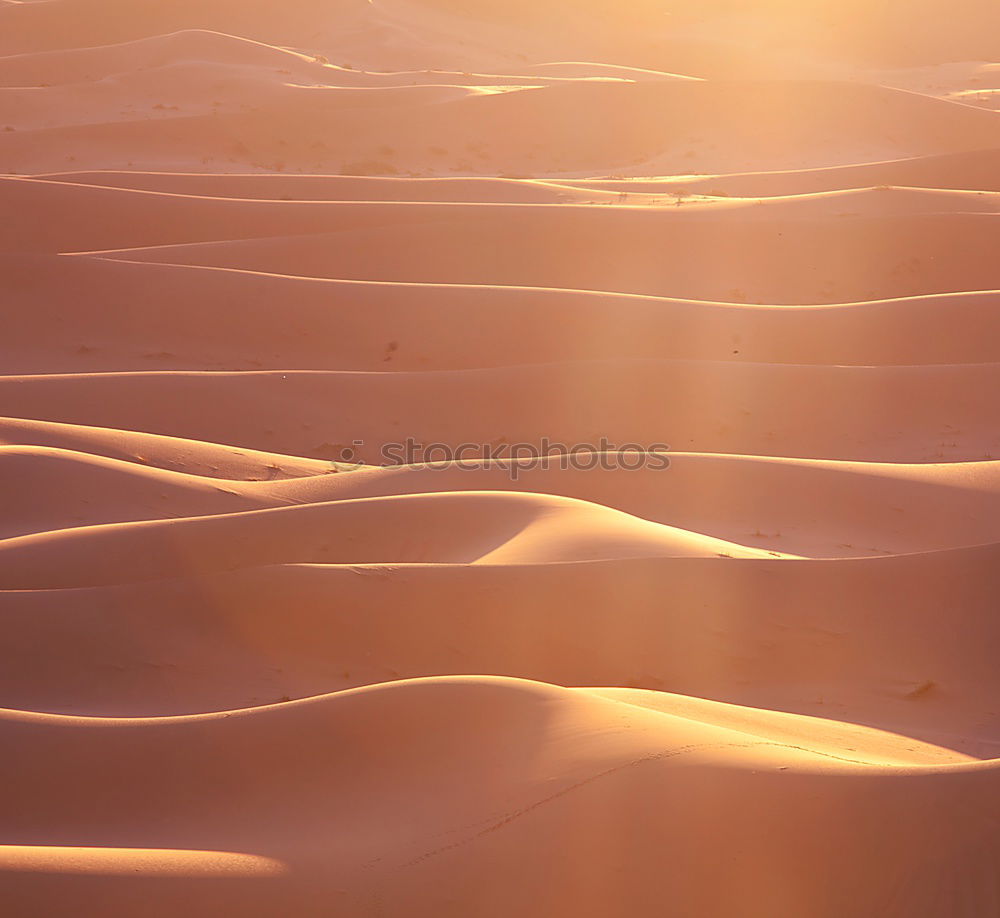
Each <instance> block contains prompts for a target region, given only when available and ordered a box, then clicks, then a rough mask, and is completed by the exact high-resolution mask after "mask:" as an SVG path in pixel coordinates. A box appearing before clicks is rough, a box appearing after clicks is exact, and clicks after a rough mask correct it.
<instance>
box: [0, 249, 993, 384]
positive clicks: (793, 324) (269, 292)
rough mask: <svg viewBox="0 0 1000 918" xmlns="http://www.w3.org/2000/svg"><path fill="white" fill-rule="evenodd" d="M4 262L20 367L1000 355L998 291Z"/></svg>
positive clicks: (48, 259)
mask: <svg viewBox="0 0 1000 918" xmlns="http://www.w3.org/2000/svg"><path fill="white" fill-rule="evenodd" d="M0 271H3V273H4V276H5V279H6V281H7V290H6V295H5V301H6V302H7V303H8V304H9V312H8V315H7V317H6V323H5V333H4V336H3V340H0V355H2V356H3V359H4V365H5V367H6V371H7V373H8V374H16V373H43V374H44V373H63V372H65V373H74V374H82V373H85V372H93V371H101V372H107V371H121V370H148V369H165V368H167V369H171V370H181V369H187V370H209V369H210V370H217V369H222V370H247V369H266V368H270V369H280V370H286V369H312V370H317V369H330V370H378V371H390V372H391V371H396V370H410V371H415V370H419V371H424V370H442V369H473V368H483V367H490V366H501V365H504V364H508V365H509V364H516V363H544V362H551V361H556V360H565V359H567V358H569V359H575V360H583V359H602V358H609V357H644V358H659V359H663V358H679V359H709V360H729V361H733V362H741V363H742V362H750V363H794V364H806V363H812V364H824V363H825V364H836V365H840V366H848V365H855V366H857V365H867V366H872V365H897V366H899V365H917V364H942V363H986V362H991V361H995V360H997V359H1000V309H998V308H997V307H998V304H1000V292H997V291H988V292H977V293H969V292H965V293H952V294H946V295H938V296H926V297H916V298H908V299H897V300H887V301H879V302H866V303H853V304H839V305H832V306H780V307H776V306H758V305H756V304H742V303H741V304H737V303H712V302H706V301H701V300H674V299H661V298H657V297H643V296H635V295H624V294H616V293H608V292H593V291H581V290H564V289H553V288H548V289H545V288H523V287H521V288H513V287H494V286H485V285H464V286H450V285H424V284H399V283H383V282H365V281H344V280H329V279H306V278H298V277H288V276H275V275H265V274H259V273H254V272H249V271H242V270H235V269H223V268H210V267H190V266H175V265H161V264H150V263H131V262H124V261H116V260H103V259H88V258H77V257H64V256H49V255H43V256H16V257H12V256H7V257H4V256H0ZM69 289H72V291H73V301H74V309H73V310H72V311H71V312H67V311H66V310H65V309H64V308H63V303H64V301H65V300H64V298H65V296H66V294H67V291H68V290H69ZM206 301H210V302H211V303H212V309H211V311H210V312H208V313H207V314H206V310H205V308H204V304H205V302H206Z"/></svg>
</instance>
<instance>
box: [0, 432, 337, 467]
mask: <svg viewBox="0 0 1000 918" xmlns="http://www.w3.org/2000/svg"><path fill="white" fill-rule="evenodd" d="M0 444H2V445H4V446H34V447H40V448H43V449H58V450H68V451H71V452H81V453H86V454H88V455H93V456H104V457H107V458H109V459H117V460H121V461H122V462H131V463H137V464H139V465H142V466H149V467H151V468H158V469H164V470H167V471H175V472H181V473H184V474H189V475H197V476H198V477H200V478H219V479H230V480H235V481H245V480H264V479H266V480H275V479H279V478H296V477H298V476H300V475H301V476H304V475H323V474H326V473H329V472H332V471H336V469H337V467H338V464H337V463H334V462H328V461H324V460H320V459H306V458H302V457H300V456H288V455H282V454H279V453H269V452H262V451H260V450H254V449H241V448H239V447H234V446H226V445H223V444H220V443H214V442H209V441H205V440H185V439H183V438H180V437H170V436H162V435H159V434H150V433H143V432H142V431H135V430H124V429H113V428H108V427H90V426H86V425H82V424H59V423H54V422H51V421H39V420H34V419H24V418H0Z"/></svg>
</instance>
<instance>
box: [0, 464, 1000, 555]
mask: <svg viewBox="0 0 1000 918" xmlns="http://www.w3.org/2000/svg"><path fill="white" fill-rule="evenodd" d="M636 459H637V457H636V456H634V455H633V456H629V455H627V454H623V456H622V457H620V458H619V457H618V456H615V455H611V454H608V455H605V456H595V457H593V462H592V463H584V462H582V461H581V462H579V463H578V467H577V468H572V467H568V465H567V463H565V461H564V460H565V457H562V459H560V458H558V457H556V456H552V457H550V459H549V461H548V462H547V463H545V464H544V465H543V467H538V468H530V467H527V466H528V464H527V463H523V460H518V461H515V462H513V463H512V462H511V461H510V460H505V459H494V460H485V459H484V460H478V461H475V462H470V461H468V460H465V461H461V462H452V463H444V462H434V463H429V464H422V465H420V464H418V465H407V466H401V467H396V468H356V469H354V470H351V471H341V472H340V473H338V474H326V475H320V476H313V477H306V478H292V479H284V480H270V479H271V478H273V477H274V476H273V473H272V474H270V475H268V476H266V479H265V480H264V481H246V482H236V481H226V482H225V483H222V482H220V481H219V480H218V479H212V478H203V477H201V476H199V475H192V474H185V473H182V472H177V471H167V470H162V469H156V468H148V467H145V466H143V465H139V464H137V463H136V462H134V461H133V462H126V461H117V460H113V459H107V458H101V457H98V456H93V455H88V454H86V453H79V452H71V451H68V450H60V449H51V448H48V449H47V448H43V447H37V446H6V447H0V472H2V474H0V481H2V482H4V483H5V484H2V485H0V497H2V500H3V502H4V506H5V507H6V509H7V514H6V518H5V520H4V521H3V525H2V527H0V539H3V538H10V537H13V536H20V535H26V534H30V533H43V532H46V531H50V530H51V531H55V530H59V529H64V528H73V527H82V526H91V525H96V524H105V523H121V522H134V521H140V520H154V519H155V520H169V519H174V518H177V517H194V516H210V515H212V514H227V513H230V514H231V513H236V512H239V511H248V510H256V509H263V508H268V507H271V508H276V507H288V506H292V507H300V506H302V505H304V504H314V503H321V504H322V503H325V502H328V501H345V500H347V501H356V500H359V499H371V498H381V497H390V496H399V495H425V496H426V495H430V494H433V493H441V492H448V493H457V494H458V495H459V496H460V495H462V494H464V493H466V492H469V491H476V492H508V491H513V492H524V493H526V494H527V495H528V496H529V497H530V498H531V499H532V500H536V499H539V498H540V496H541V495H542V494H549V495H555V496H559V497H564V498H574V499H579V500H581V501H587V502H590V503H592V504H596V505H598V506H601V507H607V508H614V509H616V510H620V511H623V512H624V513H627V514H631V515H633V516H635V517H640V518H642V519H644V520H651V521H653V522H657V523H660V524H663V525H665V526H672V527H680V528H681V529H685V530H690V531H692V532H698V533H702V534H705V535H710V536H713V537H715V538H718V539H723V540H730V541H732V542H735V543H740V544H742V545H749V546H753V547H755V548H759V549H761V550H764V551H768V552H769V553H770V554H771V555H772V556H776V555H779V554H783V555H787V554H793V555H803V556H808V557H858V556H865V555H874V556H883V555H887V554H894V553H901V552H917V551H929V550H935V549H945V548H955V547H959V546H963V545H974V544H980V543H989V542H994V541H1000V525H998V524H997V523H996V515H997V509H998V508H997V506H996V504H997V502H998V501H1000V464H998V463H996V462H977V463H963V464H960V465H955V464H943V465H898V464H882V463H878V464H875V463H844V462H830V461H824V460H798V461H796V460H787V459H761V458H757V457H749V456H728V455H722V456H719V455H715V456H713V455H704V454H701V455H699V454H684V453H674V454H673V455H672V456H671V457H670V468H669V472H670V474H666V469H665V468H664V467H663V465H662V464H655V465H654V464H652V463H650V464H649V465H648V466H647V467H646V468H644V469H636V468H634V464H635V463H636ZM617 461H621V462H622V463H624V466H625V467H623V468H616V467H614V465H613V463H615V462H617ZM587 464H593V465H594V466H595V467H594V468H585V466H586V465H587ZM630 464H631V465H632V466H633V467H629V466H630ZM512 465H513V467H514V469H515V474H514V475H512V473H511V468H512ZM522 465H523V466H524V467H522ZM339 467H340V468H341V469H348V468H350V467H349V466H346V465H340V466H339ZM330 471H332V469H330ZM103 492H106V493H108V494H110V495H112V496H111V497H110V498H109V499H107V500H103V501H101V502H99V503H95V502H94V501H93V499H92V498H91V497H87V496H85V495H92V494H95V493H103ZM39 495H41V496H39ZM706 495H710V496H711V501H710V502H707V501H706V500H705V496H706ZM762 495H765V496H764V497H762ZM775 498H778V499H777V500H776V499H775ZM386 506H387V512H388V511H389V510H391V509H392V507H391V505H386ZM546 506H548V505H546ZM552 506H553V512H555V511H556V510H559V511H560V512H562V511H567V512H575V511H573V508H572V507H570V506H568V505H560V504H554V505H552ZM578 509H580V510H581V511H582V509H583V508H578ZM321 512H324V513H326V512H334V513H335V512H336V511H334V509H333V508H332V507H330V508H328V510H327V511H321ZM289 518H291V517H289ZM241 519H243V518H241ZM246 519H251V518H246ZM296 519H297V520H304V519H306V516H305V515H302V514H300V515H298V516H296ZM593 519H594V521H595V524H596V523H597V517H594V518H593ZM606 520H607V522H608V523H609V525H613V526H618V522H622V523H623V522H624V521H623V520H619V521H618V522H615V521H614V519H613V518H612V517H610V516H609V517H607V518H606ZM820 521H822V523H821V524H820ZM577 522H581V523H582V522H583V521H582V519H580V520H577ZM231 523H232V525H234V526H237V524H238V528H242V524H241V523H239V521H238V520H233V521H231ZM297 525H301V524H297ZM584 525H586V524H584ZM601 525H604V524H603V523H600V524H599V525H598V528H599V527H600V526H601ZM631 528H632V529H633V530H635V531H636V532H639V531H640V530H642V531H645V532H647V533H649V534H650V535H651V536H653V535H655V532H656V530H655V529H654V528H650V527H641V526H638V525H635V524H633V525H632V526H631ZM163 531H170V532H180V531H181V530H178V529H173V528H171V529H169V530H163ZM625 531H626V530H625V529H622V532H623V533H624V532H625ZM133 532H138V530H133ZM81 535H84V534H81ZM664 535H666V533H664ZM351 536H352V538H355V537H356V533H355V532H354V531H353V530H352V532H351ZM178 538H180V536H178ZM545 538H546V539H550V540H551V544H553V545H555V544H557V543H559V542H560V541H562V542H564V543H566V540H565V539H562V540H561V539H560V538H559V537H558V535H557V530H555V529H554V530H553V531H552V532H551V533H550V534H547V535H545ZM216 541H229V539H221V538H217V539H216ZM323 541H324V542H325V541H326V540H323ZM628 541H631V539H629V540H628ZM532 542H533V544H536V543H537V544H540V542H539V540H538V539H536V538H535V537H534V536H533V537H532ZM566 544H569V543H566ZM649 544H650V545H651V546H655V545H656V543H655V540H654V541H653V542H650V543H649ZM705 545H706V546H708V545H709V543H708V542H705ZM326 547H327V548H330V546H329V545H327V546H326ZM716 548H717V549H718V550H717V551H716V554H722V553H731V549H730V547H729V546H725V545H720V546H716ZM2 549H3V544H2V542H0V556H2ZM331 550H333V549H331ZM379 550H381V549H379ZM393 550H394V549H393ZM404 550H408V549H406V546H404ZM663 550H664V551H668V553H670V552H672V551H673V549H670V548H669V545H668V544H667V542H664V543H663ZM241 551H242V549H241ZM190 553H191V554H194V552H193V551H192V552H190ZM654 553H655V554H661V553H662V552H661V551H660V550H659V549H657V550H656V551H655V552H654ZM185 554H188V552H185ZM494 555H495V553H494ZM491 557H493V555H491ZM582 559H583V557H582V556H581V557H580V560H582ZM286 560H287V559H286ZM374 560H385V559H374ZM413 560H432V561H433V560H439V561H440V560H450V557H444V556H442V557H441V558H436V557H430V558H428V559H416V558H415V559H413ZM529 560H542V558H541V557H540V556H539V557H537V558H535V557H534V556H532V557H530V558H529Z"/></svg>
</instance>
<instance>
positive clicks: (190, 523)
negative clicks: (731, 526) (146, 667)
mask: <svg viewBox="0 0 1000 918" xmlns="http://www.w3.org/2000/svg"><path fill="white" fill-rule="evenodd" d="M416 533H419V538H415V537H414V535H415V534H416ZM657 555H663V556H682V557H683V556H701V557H718V556H726V557H735V558H767V557H783V555H782V554H781V553H780V552H777V551H766V550H763V549H753V548H747V547H746V546H743V545H735V544H731V543H729V542H727V541H725V540H722V539H714V538H712V537H710V536H704V535H701V534H699V533H689V532H685V531H682V530H676V529H674V528H673V527H669V526H664V525H662V524H658V523H651V522H648V521H646V520H640V519H637V518H635V517H632V516H630V515H628V514H625V513H622V512H621V511H617V510H611V509H609V508H607V507H600V506H596V505H592V504H588V503H586V502H585V501H579V500H574V499H572V498H557V497H549V496H545V495H539V494H507V493H504V492H496V491H487V492H455V493H452V494H417V495H405V496H390V497H376V498H370V499H365V500H359V501H352V500H344V501H336V502H333V503H325V504H309V505H304V506H299V507H285V508H272V509H264V510H247V511H244V512H240V513H235V514H218V515H214V516H206V517H194V518H185V519H179V520H149V521H142V522H134V523H117V524H114V523H112V524H106V525H99V526H84V527H79V528H75V529H67V530H61V531H57V532H46V533H38V534H35V535H27V536H19V537H15V538H11V539H4V540H0V588H3V589H8V590H28V589H47V588H57V589H58V588H65V587H74V586H95V585H101V584H109V583H117V582H123V581H124V582H129V581H135V580H149V579H158V578H164V577H174V576H192V577H196V576H199V575H201V574H205V573H211V572H213V571H219V570H232V569H236V568H240V567H252V566H257V565H267V564H276V563H282V562H286V563H287V562H313V563H327V564H363V563H376V564H378V563H407V562H409V563H457V564H471V563H476V564H525V563H545V562H554V561H585V560H592V559H599V558H609V557H651V556H657Z"/></svg>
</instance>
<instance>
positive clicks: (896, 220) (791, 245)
mask: <svg viewBox="0 0 1000 918" xmlns="http://www.w3.org/2000/svg"><path fill="white" fill-rule="evenodd" d="M336 206H337V207H339V208H343V210H342V211H341V214H342V219H344V220H345V222H347V221H350V216H349V215H350V212H351V208H354V209H360V208H361V205H357V204H354V205H352V204H341V205H336ZM383 208H384V209H383ZM441 208H448V212H444V211H443V210H441ZM363 209H364V211H365V214H366V218H367V220H371V221H373V222H374V221H379V222H380V225H378V226H368V227H364V226H362V227H359V228H358V229H350V230H347V231H344V230H342V231H340V232H337V233H328V234H316V235H310V236H309V237H308V238H300V237H297V236H296V237H288V236H285V237H273V238H269V239H251V240H240V241H235V242H230V241H224V242H204V243H196V244H191V245H173V246H162V247H158V248H148V249H143V248H130V249H125V250H120V251H118V252H104V253H102V254H104V255H105V256H107V257H117V258H123V259H126V260H129V261H154V262H161V263H167V264H194V265H199V264H200V265H210V266H216V267H228V268H241V269H244V270H257V271H266V272H270V273H276V274H299V275H305V276H310V277H339V278H348V279H355V280H386V281H397V282H406V283H413V282H415V283H450V284H472V283H476V282H477V279H478V281H479V282H480V283H485V284H489V285H504V286H529V287H538V286H547V287H566V288H574V289H586V290H609V291H612V290H614V291H618V292H623V293H637V294H644V295H650V296H671V297H679V298H691V299H710V300H717V301H725V302H733V301H738V302H747V301H750V302H757V303H788V304H801V303H838V302H855V301H862V300H875V299H890V298H895V297H905V296H922V295H926V294H933V293H952V292H957V291H958V290H995V289H1000V269H998V268H997V263H996V259H995V258H994V257H993V253H994V251H995V249H996V246H997V244H998V238H1000V229H998V227H1000V220H998V219H997V215H995V214H991V213H980V214H975V213H968V214H966V213H958V214H956V213H948V214H945V213H942V214H934V213H930V214H922V215H918V216H906V217H902V216H899V217H897V216H890V215H887V216H871V217H866V216H859V217H851V216H840V217H835V218H830V217H827V218H825V219H809V218H791V219H787V220H781V219H780V218H779V219H775V220H768V219H767V217H766V216H761V217H760V218H758V219H753V220H749V221H746V220H738V219H737V220H728V219H726V218H725V216H724V214H720V215H713V214H712V213H711V212H710V211H709V212H705V213H685V212H683V211H677V210H671V209H670V208H665V209H662V210H645V209H643V210H640V211H639V212H638V213H636V212H634V211H630V210H629V211H623V210H620V209H618V208H610V207H607V208H604V207H592V208H590V207H585V208H581V210H580V213H579V214H571V213H570V212H569V211H570V208H567V209H565V210H563V209H561V208H559V207H552V208H549V209H545V208H534V207H531V208H527V207H525V208H519V207H510V208H507V207H504V208H502V209H501V208H497V207H494V206H491V205H432V204H406V205H391V204H385V205H383V204H371V205H365V206H364V208H363ZM366 218H361V220H360V222H367V221H366ZM501 245H502V246H503V247H504V248H505V249H506V250H507V253H508V255H507V256H506V257H504V258H499V259H498V258H497V256H496V254H495V253H496V252H497V251H498V249H499V247H500V246H501ZM376 251H377V252H379V253H383V254H380V255H379V256H378V257H376V256H375V255H373V254H372V253H373V252H376Z"/></svg>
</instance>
